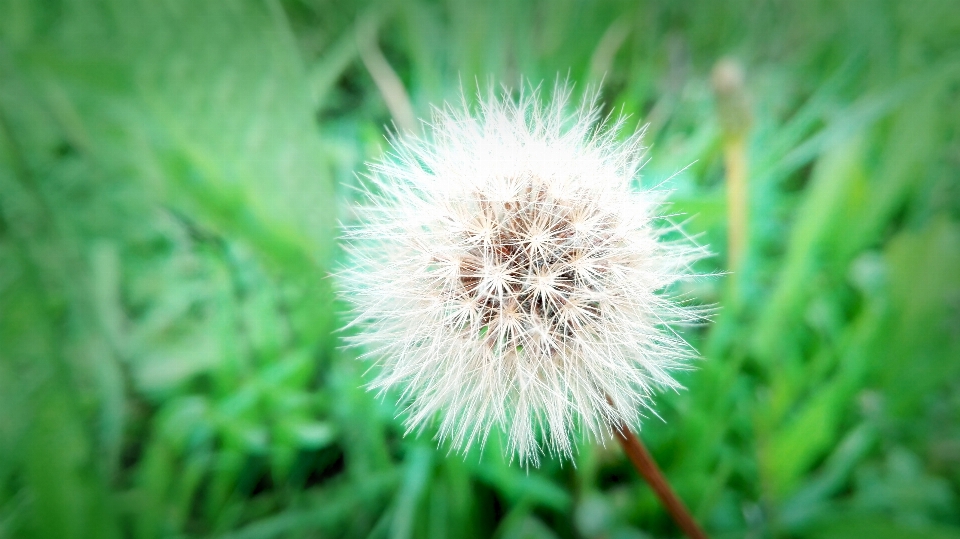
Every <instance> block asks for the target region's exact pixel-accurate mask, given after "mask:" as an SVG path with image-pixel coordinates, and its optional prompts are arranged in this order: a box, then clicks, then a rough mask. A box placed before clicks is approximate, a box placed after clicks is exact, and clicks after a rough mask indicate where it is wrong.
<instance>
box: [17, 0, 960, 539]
mask: <svg viewBox="0 0 960 539" xmlns="http://www.w3.org/2000/svg"><path fill="white" fill-rule="evenodd" d="M0 14H2V15H0V538H7V537H9V538H21V537H23V538H33V537H49V538H57V539H60V538H72V537H78V538H79V537H97V538H101V537H102V538H111V537H117V538H119V537H132V538H137V539H149V538H159V537H181V538H187V537H223V538H227V537H229V538H236V539H240V538H244V539H261V538H264V539H265V538H279V537H371V538H379V537H390V538H419V537H427V538H443V537H457V538H461V537H462V538H469V537H491V536H494V537H498V538H503V539H507V538H515V537H587V538H593V537H597V538H599V537H609V538H641V537H676V536H678V535H679V531H678V530H677V529H676V528H675V527H674V525H673V524H672V522H671V521H670V520H669V518H668V517H667V515H666V514H665V512H664V511H663V509H662V508H661V506H660V505H659V504H658V503H657V501H656V499H655V498H654V496H653V494H652V493H651V491H650V490H649V489H648V488H647V486H646V485H644V484H643V483H642V482H641V481H640V480H639V479H638V478H637V477H636V475H635V473H634V472H633V470H632V468H630V467H629V464H628V463H627V462H626V460H625V458H624V457H623V456H622V454H621V453H620V452H619V450H618V449H617V448H616V447H613V446H608V447H606V448H604V447H600V446H594V445H590V444H589V443H586V442H583V443H581V444H580V445H579V454H578V455H577V457H576V462H575V463H574V464H575V465H571V463H569V462H558V461H553V460H549V459H548V460H547V461H546V462H545V463H544V465H543V466H542V467H541V468H539V469H531V470H525V469H520V468H518V467H516V466H515V465H514V466H511V465H510V464H509V463H507V462H505V461H504V459H503V457H502V456H501V453H500V450H499V447H500V440H499V438H497V437H496V436H494V438H493V439H491V441H490V442H489V443H488V446H487V448H486V450H485V451H484V453H483V454H482V455H481V454H478V453H471V454H470V455H468V456H467V457H466V458H464V457H461V456H459V455H456V454H449V453H448V450H447V448H446V447H439V448H438V447H437V445H436V443H435V442H434V441H433V439H432V433H430V432H425V433H423V434H422V435H420V436H419V437H417V436H408V437H403V436H402V433H403V427H402V425H401V419H398V418H396V417H395V416H396V413H397V410H396V409H395V407H394V405H393V401H392V400H391V399H390V398H387V399H385V400H378V399H376V398H375V396H374V395H373V394H372V393H368V392H367V391H366V390H365V389H364V388H363V387H362V386H363V384H364V381H365V380H367V379H368V378H367V377H365V375H364V371H365V370H366V368H367V366H366V365H364V364H362V363H360V362H358V361H355V360H354V357H353V356H352V354H353V352H349V351H344V350H343V349H342V348H341V347H340V342H339V339H340V338H341V335H340V334H338V333H336V332H335V331H334V330H335V328H336V327H337V326H338V325H340V324H341V323H342V320H340V319H339V318H338V315H337V313H338V312H339V307H338V304H337V302H336V301H335V299H334V297H333V293H332V281H331V279H329V278H326V277H327V275H328V274H329V272H330V271H331V270H332V269H333V268H336V267H337V265H338V264H339V259H340V256H341V255H340V254H339V251H338V250H337V246H336V244H335V241H334V238H335V235H336V231H335V230H336V229H335V226H336V221H337V220H338V219H341V218H346V215H347V214H346V209H345V208H346V207H347V205H348V204H349V199H350V197H351V196H352V195H351V194H350V193H351V191H350V189H349V186H351V185H355V183H356V182H357V180H356V177H355V175H354V174H355V172H358V171H362V170H363V162H364V161H366V160H370V159H374V158H376V157H377V156H378V155H379V154H380V152H382V151H383V148H384V147H385V145H386V143H385V141H384V138H383V134H384V132H385V128H384V125H386V124H389V123H390V122H391V121H392V119H391V116H390V112H389V109H388V108H387V106H386V104H385V100H384V96H383V95H382V94H381V93H380V92H379V91H378V88H377V86H376V85H375V84H374V82H373V79H372V78H371V76H370V73H369V72H368V70H367V68H366V67H365V64H364V62H363V61H362V60H361V58H360V55H359V53H358V51H357V45H356V39H355V36H356V34H357V32H358V30H360V31H367V32H369V31H371V30H376V35H377V40H378V42H379V44H380V47H381V49H382V51H383V54H384V56H385V58H386V59H387V61H388V63H389V64H390V65H391V66H392V67H393V69H394V70H395V71H396V72H397V74H398V75H399V77H400V79H401V81H402V82H403V85H404V87H405V88H406V91H407V92H408V94H409V98H410V102H411V104H412V107H413V109H414V112H415V113H416V114H417V115H418V116H421V117H425V116H426V115H428V114H429V107H430V105H431V104H440V103H442V102H443V101H444V100H454V99H457V98H458V95H459V92H460V88H461V81H462V84H463V86H464V87H465V88H466V90H467V93H468V94H469V93H470V92H471V90H472V88H474V87H475V84H476V83H475V81H479V83H480V84H481V85H485V84H486V83H487V82H488V81H493V82H496V83H505V84H508V85H517V84H519V83H520V82H521V80H530V81H534V82H537V81H541V80H543V81H544V84H545V85H546V86H548V87H549V86H551V85H553V84H554V83H555V81H557V80H558V77H559V79H560V80H563V79H564V78H566V77H569V79H570V80H571V81H572V82H574V83H575V84H576V88H577V91H578V92H582V91H583V90H584V89H585V88H586V87H587V86H588V85H590V84H596V83H598V82H600V79H601V77H602V78H603V90H602V96H603V100H604V103H605V104H606V106H608V107H609V108H610V109H611V110H623V111H624V112H626V113H629V114H631V115H632V119H631V121H632V122H636V123H637V124H638V125H639V124H642V123H645V122H648V121H649V122H650V123H651V127H650V131H649V137H648V143H649V144H650V145H651V146H652V148H651V151H650V158H651V160H650V162H649V164H648V165H647V166H646V168H645V169H644V171H643V172H644V174H643V179H642V182H643V183H644V184H647V185H652V184H654V183H659V182H661V181H663V180H665V179H666V178H668V177H670V176H671V175H673V174H674V173H676V172H678V171H681V170H682V172H680V173H679V174H677V175H676V176H675V177H674V178H673V179H672V180H670V182H669V183H668V186H669V187H670V188H672V189H673V190H674V191H673V194H672V197H671V201H672V202H673V206H672V210H671V211H676V212H680V213H684V214H687V216H688V217H689V223H688V225H687V228H688V229H689V230H690V231H691V232H694V233H697V234H700V239H701V241H702V242H704V243H709V244H710V246H711V248H712V250H713V251H714V252H716V253H717V254H716V256H715V257H713V258H711V259H709V260H707V261H706V262H705V263H704V264H703V266H702V267H701V268H700V269H701V270H703V271H705V272H722V271H725V270H726V267H727V259H726V243H727V236H726V234H727V232H726V199H725V193H724V181H723V174H724V171H723V155H722V149H723V147H722V140H723V139H722V133H721V129H720V124H719V122H718V119H717V111H716V104H715V100H714V98H713V95H712V92H711V88H710V71H711V68H712V66H713V65H714V64H715V63H716V62H717V60H719V59H720V58H722V57H724V56H733V57H736V58H738V59H739V61H740V62H741V63H742V64H743V65H744V66H745V69H746V73H747V79H746V80H747V86H748V88H749V92H750V106H751V109H752V112H753V120H754V121H753V124H752V129H751V131H750V133H749V139H748V152H749V156H748V158H749V163H750V179H749V182H750V183H749V191H750V215H749V222H750V243H749V245H748V247H747V256H746V260H745V264H744V267H743V268H742V270H741V271H738V272H737V273H736V274H731V275H725V276H722V277H717V278H713V279H707V280H704V281H702V282H699V283H697V284H696V285H695V286H692V287H690V288H689V290H686V292H688V293H689V294H691V295H692V297H693V298H695V299H696V300H697V301H700V302H703V303H716V304H717V305H718V311H717V315H716V317H715V321H714V323H712V324H710V325H708V326H705V327H699V328H690V329H688V330H686V332H685V336H686V337H687V338H688V339H689V340H690V341H691V342H692V343H693V344H694V345H695V346H696V347H697V348H698V349H699V350H700V351H701V352H702V354H703V356H704V358H703V360H702V361H699V362H698V363H697V365H696V367H697V368H696V369H695V370H693V371H691V372H689V373H684V374H683V375H682V380H681V381H682V382H683V383H684V385H685V386H686V387H687V390H685V391H682V392H679V393H670V394H664V395H662V396H660V397H659V398H658V400H657V405H656V406H657V412H658V413H659V414H660V415H661V416H662V417H663V418H664V421H660V420H658V419H656V418H655V417H651V419H650V420H648V421H647V423H646V424H645V428H644V429H643V432H642V436H643V438H644V439H645V440H646V442H647V443H648V445H649V446H650V448H651V450H652V451H653V453H654V455H655V456H656V457H657V459H658V460H659V462H660V463H661V465H662V467H663V468H664V470H665V472H666V474H667V475H668V477H669V478H670V480H671V482H672V483H673V484H674V486H675V488H676V489H677V490H678V492H679V493H680V495H681V496H682V497H683V498H684V499H685V500H686V501H687V503H688V504H689V505H690V506H691V508H692V509H693V510H694V512H695V513H696V515H697V517H698V518H699V520H700V521H701V522H702V523H703V525H704V527H705V528H707V529H708V530H709V531H710V532H711V534H712V536H714V537H731V538H732V537H757V538H760V537H784V538H792V537H798V538H799V537H809V538H818V539H820V538H823V539H828V538H838V539H839V538H847V537H878V538H891V539H893V538H903V539H906V538H914V537H917V538H919V537H931V538H941V537H942V538H960V46H958V41H957V36H958V35H960V10H958V9H957V7H956V6H955V5H954V4H953V3H952V2H950V1H949V0H944V1H922V2H893V1H889V2H882V1H867V0H864V1H861V2H836V3H834V2H826V1H823V2H804V1H796V2H786V1H767V2H746V1H735V2H724V3H720V2H709V1H695V2H668V1H666V0H662V1H646V2H639V3H637V2H626V1H621V2H617V1H602V2H586V1H577V0H559V1H553V2H547V1H545V0H544V1H540V2H518V1H509V0H497V1H493V2H487V3H480V2H466V1H464V0H446V1H443V0H436V1H428V0H407V1H403V2H386V3H379V4H378V3H350V2H336V1H332V0H284V1H272V2H269V1H267V2H254V1H249V2H241V1H239V0H226V1H222V2H189V1H185V0H161V1H154V2H147V1H143V0H116V1H110V0H96V1H90V0H86V1H81V0H60V1H54V0H41V1H37V0H0ZM688 165H689V166H688ZM685 167H686V168H685Z"/></svg>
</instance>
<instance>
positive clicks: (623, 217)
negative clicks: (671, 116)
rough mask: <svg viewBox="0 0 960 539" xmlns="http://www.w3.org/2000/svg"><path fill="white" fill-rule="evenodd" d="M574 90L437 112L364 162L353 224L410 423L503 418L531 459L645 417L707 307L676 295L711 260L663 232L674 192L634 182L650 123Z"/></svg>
mask: <svg viewBox="0 0 960 539" xmlns="http://www.w3.org/2000/svg"><path fill="white" fill-rule="evenodd" d="M569 97H570V90H569V89H568V88H566V87H564V88H561V89H560V90H558V91H557V92H555V93H554V95H553V98H552V100H550V101H549V102H548V103H546V104H544V103H543V102H542V101H541V99H540V98H541V95H540V92H539V91H537V90H528V91H525V92H521V94H520V95H519V97H516V98H511V97H509V96H506V95H504V96H496V95H494V94H493V93H492V92H491V93H490V94H489V95H487V96H485V97H482V98H481V99H480V105H478V106H477V107H476V109H471V108H470V107H468V106H466V105H462V106H460V107H452V106H447V107H445V108H443V109H437V110H435V111H434V115H433V118H432V121H431V123H430V124H429V125H428V132H429V136H427V137H422V138H420V137H415V136H412V135H400V136H396V137H393V138H392V139H391V152H389V153H388V154H387V155H386V156H385V157H383V158H382V159H381V160H380V161H378V162H376V163H373V164H371V165H369V167H370V168H369V169H370V173H369V175H368V176H367V180H368V181H367V182H366V185H365V191H364V202H363V203H362V204H361V205H359V206H357V207H356V208H355V211H356V214H357V221H358V224H356V225H352V226H346V227H344V234H343V240H344V245H345V247H346V249H347V250H348V252H349V255H350V265H349V267H348V268H346V269H345V270H344V271H343V273H342V274H341V279H340V288H341V292H342V293H343V295H344V296H345V297H346V298H348V300H349V301H350V302H351V303H352V305H353V306H354V314H355V320H354V323H355V324H356V325H357V326H359V330H358V332H357V334H356V335H355V336H353V337H351V343H352V344H355V345H357V346H359V347H361V348H362V349H363V350H364V356H365V357H368V358H371V359H373V360H374V361H375V362H376V364H377V369H376V371H377V376H376V379H375V380H374V381H373V382H372V383H371V387H373V388H378V389H380V390H382V391H386V390H391V389H395V390H397V391H398V392H399V394H400V396H399V398H400V400H401V402H402V403H403V404H404V405H405V411H406V416H407V419H406V422H407V426H408V428H409V430H410V431H413V430H419V429H421V428H423V427H424V426H425V425H428V424H430V423H431V422H433V421H436V422H437V424H438V430H437V433H438V437H439V438H440V439H441V440H449V442H450V443H451V444H452V447H453V448H456V449H459V450H463V451H466V450H468V449H469V448H470V447H471V446H472V445H474V444H478V443H479V444H481V445H482V444H483V443H484V442H485V440H486V439H487V436H488V435H489V433H490V432H491V430H492V429H494V428H497V429H499V430H501V431H502V432H504V433H506V439H507V441H508V442H507V443H508V447H507V448H506V450H507V452H508V453H509V454H510V455H511V456H512V457H516V458H517V459H518V460H519V461H520V463H521V464H530V463H532V464H534V465H536V464H538V463H539V459H540V458H541V456H542V455H544V454H558V455H560V456H564V457H570V456H572V454H573V451H574V444H573V441H574V440H575V439H576V438H577V433H586V435H587V436H588V437H592V438H594V439H598V440H601V441H602V440H605V439H608V438H609V436H610V435H611V434H612V429H613V428H615V427H614V426H619V425H625V426H628V427H631V428H638V427H639V423H640V419H641V416H642V415H643V412H644V411H645V410H648V409H649V406H650V402H651V401H650V399H651V396H652V394H653V393H654V392H655V391H657V390H662V389H664V388H678V387H679V385H678V383H677V382H676V381H675V380H674V379H673V378H672V376H671V372H672V371H674V370H676V369H680V368H684V366H685V365H687V363H688V360H689V359H690V358H691V357H692V356H693V354H692V352H691V350H690V348H689V346H687V344H686V343H685V342H684V341H683V339H682V338H681V337H679V336H678V335H677V334H676V333H675V332H674V331H673V330H672V329H670V328H671V324H676V323H682V322H690V321H695V320H697V319H699V318H700V316H701V313H700V312H698V311H697V310H696V309H694V308H692V307H689V306H685V305H683V304H682V303H680V302H678V301H677V300H676V299H675V298H674V297H672V296H671V295H670V293H669V290H670V288H671V286H672V285H673V284H674V283H676V282H677V281H679V280H682V279H686V278H689V277H691V276H692V272H691V270H690V265H691V264H692V263H693V262H694V261H695V260H696V259H698V258H700V257H701V256H703V254H704V253H703V250H702V249H700V248H698V247H696V246H695V245H694V244H693V242H692V241H690V240H688V239H683V240H680V241H665V240H664V235H665V234H666V233H667V232H669V231H672V230H676V228H675V227H674V226H673V225H671V224H670V223H669V222H667V221H665V220H664V219H662V218H660V217H658V210H659V207H660V205H661V202H662V198H663V193H662V192H659V191H656V190H640V189H638V188H637V187H636V186H635V184H636V181H635V180H636V176H637V172H638V170H639V167H640V165H641V163H642V159H643V150H644V148H643V146H642V143H641V138H642V131H639V132H637V133H635V134H633V135H632V136H628V137H626V138H625V139H624V138H621V137H620V133H621V131H622V127H623V123H624V121H625V120H623V119H616V120H610V119H607V120H601V118H600V117H599V112H598V109H597V107H596V99H595V98H594V99H586V100H585V101H584V103H583V104H582V105H581V106H580V107H577V108H574V109H572V110H571V109H570V107H568V103H569Z"/></svg>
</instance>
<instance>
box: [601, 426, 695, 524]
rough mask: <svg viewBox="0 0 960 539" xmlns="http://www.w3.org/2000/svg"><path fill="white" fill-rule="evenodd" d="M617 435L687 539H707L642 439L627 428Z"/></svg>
mask: <svg viewBox="0 0 960 539" xmlns="http://www.w3.org/2000/svg"><path fill="white" fill-rule="evenodd" d="M615 433H616V437H617V441H618V442H620V445H621V446H622V447H623V452H624V453H626V454H627V457H629V458H630V462H632V463H633V467H634V468H636V469H637V471H638V472H640V475H641V476H643V478H644V480H646V482H647V484H649V485H650V488H652V489H653V492H654V493H655V494H656V495H657V498H659V499H660V503H662V504H663V506H664V507H665V508H666V509H667V512H668V513H670V516H671V517H673V521H674V522H676V523H677V526H679V527H680V529H681V530H683V533H685V534H686V535H687V537H690V539H707V534H705V533H704V532H703V530H702V529H700V525H699V524H697V521H696V520H694V518H693V515H691V514H690V511H689V510H687V507H686V506H685V505H684V504H683V502H682V501H681V500H680V498H678V497H677V495H676V493H675V492H673V489H672V488H671V487H670V483H668V482H667V478H666V477H664V475H663V472H662V471H661V470H660V467H659V466H657V463H656V462H655V461H654V460H653V456H652V455H650V452H649V451H647V448H646V446H644V445H643V442H641V441H640V438H638V437H637V435H636V434H634V433H633V431H631V430H630V429H629V428H627V427H626V426H620V428H617V429H615Z"/></svg>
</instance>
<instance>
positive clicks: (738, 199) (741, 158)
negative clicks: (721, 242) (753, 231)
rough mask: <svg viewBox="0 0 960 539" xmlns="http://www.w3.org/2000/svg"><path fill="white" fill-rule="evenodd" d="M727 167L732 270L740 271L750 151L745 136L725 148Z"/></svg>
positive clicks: (744, 237) (731, 138)
mask: <svg viewBox="0 0 960 539" xmlns="http://www.w3.org/2000/svg"><path fill="white" fill-rule="evenodd" d="M723 154H724V161H725V162H726V167H727V215H728V217H727V218H728V234H729V240H728V241H729V247H728V251H727V252H728V257H729V260H730V262H729V264H730V270H731V271H739V270H740V265H741V263H742V262H743V253H744V250H745V249H746V246H747V211H748V210H747V150H746V144H745V142H744V137H743V136H732V137H729V139H728V140H727V141H726V142H724V145H723Z"/></svg>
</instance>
